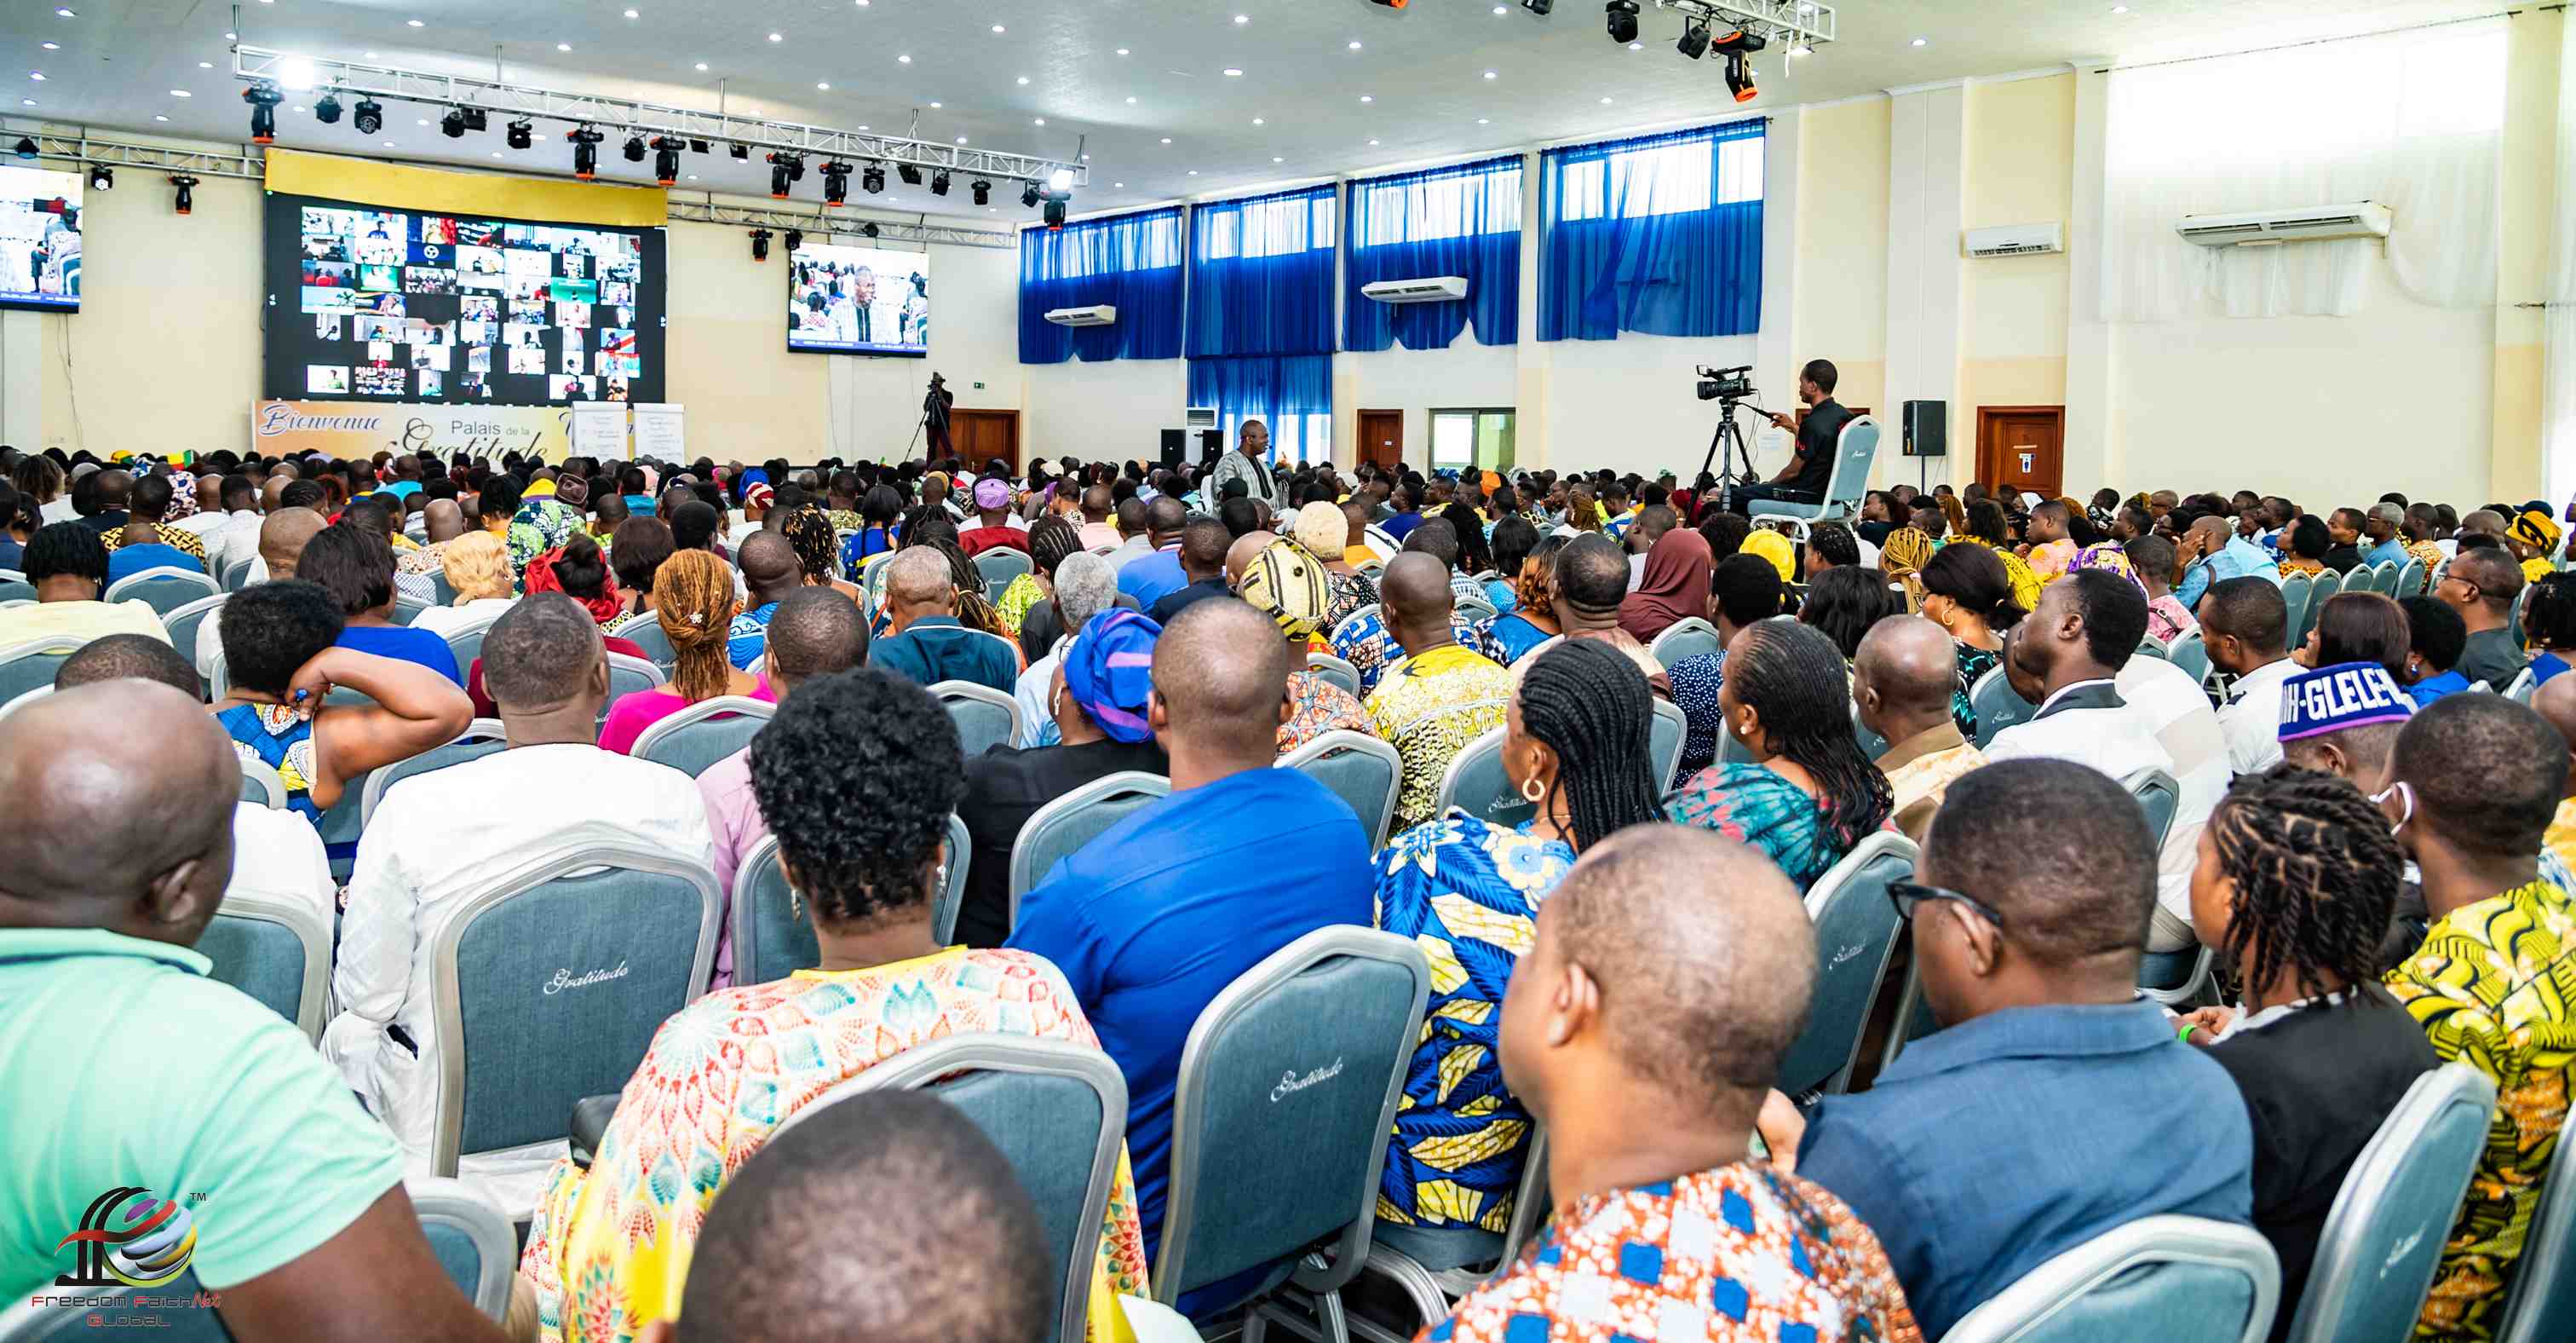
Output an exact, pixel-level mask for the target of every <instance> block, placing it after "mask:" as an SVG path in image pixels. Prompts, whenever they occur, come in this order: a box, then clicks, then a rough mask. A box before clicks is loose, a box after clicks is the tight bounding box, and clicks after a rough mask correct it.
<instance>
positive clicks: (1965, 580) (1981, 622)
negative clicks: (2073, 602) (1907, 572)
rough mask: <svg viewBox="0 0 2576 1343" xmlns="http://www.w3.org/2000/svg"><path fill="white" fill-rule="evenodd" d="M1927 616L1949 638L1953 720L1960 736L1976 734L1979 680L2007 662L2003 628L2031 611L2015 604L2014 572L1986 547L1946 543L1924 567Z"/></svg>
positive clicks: (2008, 627)
mask: <svg viewBox="0 0 2576 1343" xmlns="http://www.w3.org/2000/svg"><path fill="white" fill-rule="evenodd" d="M1921 584H1922V588H1923V611H1922V614H1923V618H1924V619H1926V620H1929V621H1931V622H1932V623H1934V624H1936V625H1939V626H1940V627H1941V628H1942V629H1943V630H1944V631H1946V632H1948V634H1949V636H1950V643H1951V650H1952V654H1953V656H1954V658H1955V660H1956V662H1957V664H1958V685H1957V687H1956V688H1955V689H1953V690H1952V692H1951V695H1950V718H1951V721H1952V722H1954V723H1956V724H1957V725H1958V728H1959V735H1960V736H1963V737H1969V738H1974V737H1975V736H1976V735H1977V706H1976V702H1975V700H1974V699H1973V698H1972V697H1971V696H1972V692H1974V691H1975V690H1976V688H1977V682H1979V681H1982V680H1984V679H1985V677H1986V673H1988V672H1990V671H1993V670H1994V669H1995V667H1996V666H1997V665H1998V664H2000V663H2001V662H2002V660H2003V649H2004V635H2003V632H2004V631H2005V630H2007V629H2010V628H2012V626H2013V625H2015V624H2016V623H2018V622H2019V621H2020V620H2021V618H2022V617H2023V616H2024V615H2025V614H2027V613H2026V612H2025V611H2024V610H2023V609H2022V608H2021V607H2019V606H2017V605H2014V604H2013V594H2012V575H2011V574H2009V573H2007V572H2006V571H2005V569H2004V566H2003V561H2002V560H2001V559H2000V558H1998V556H1997V553H1996V552H1995V551H1994V550H1993V549H1991V548H1989V547H1986V546H1944V547H1942V548H1941V551H1940V553H1939V554H1936V555H1934V556H1933V557H1932V558H1931V559H1930V560H1928V561H1926V562H1925V563H1924V565H1923V570H1922V578H1921Z"/></svg>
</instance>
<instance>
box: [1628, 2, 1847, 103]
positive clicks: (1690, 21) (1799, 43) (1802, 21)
mask: <svg viewBox="0 0 2576 1343" xmlns="http://www.w3.org/2000/svg"><path fill="white" fill-rule="evenodd" d="M1650 3H1651V4H1652V5H1653V7H1654V8H1656V9H1658V10H1670V11H1671V12H1673V13H1675V14H1678V15H1680V16H1681V17H1682V21H1683V25H1684V26H1683V30H1682V32H1681V33H1680V34H1679V35H1678V36H1679V38H1680V41H1678V42H1677V43H1676V49H1677V50H1679V51H1680V52H1681V53H1682V54H1683V55H1685V56H1689V57H1691V58H1692V59H1694V60H1696V59H1698V58H1699V56H1700V55H1701V54H1703V53H1705V52H1706V51H1707V50H1709V47H1708V46H1707V45H1706V43H1707V40H1708V39H1706V38H1700V37H1698V36H1697V33H1699V32H1706V33H1708V34H1710V35H1711V36H1713V37H1717V38H1723V37H1724V36H1725V35H1726V34H1728V33H1734V32H1741V33H1745V34H1747V35H1749V36H1751V37H1753V38H1755V39H1758V42H1759V44H1758V45H1751V46H1750V50H1748V51H1744V52H1733V53H1729V52H1726V47H1725V44H1724V43H1722V42H1721V43H1718V44H1717V48H1716V49H1717V50H1718V51H1720V52H1721V53H1724V54H1728V55H1729V56H1730V57H1731V59H1730V60H1729V62H1728V65H1729V68H1730V70H1731V71H1732V72H1733V73H1734V74H1736V75H1738V76H1740V77H1741V78H1742V79H1743V86H1744V87H1746V88H1750V87H1752V79H1751V76H1750V74H1749V72H1747V70H1746V69H1745V67H1744V64H1743V58H1744V57H1745V56H1747V55H1750V54H1751V52H1752V51H1759V50H1762V49H1763V48H1764V47H1770V48H1776V49H1778V50H1779V51H1780V53H1781V57H1780V58H1781V59H1782V60H1783V61H1786V60H1787V59H1788V53H1789V52H1792V51H1798V50H1804V49H1812V48H1814V47H1816V46H1818V45H1820V44H1822V43H1826V42H1831V41H1833V40H1834V7H1833V6H1832V5H1829V4H1824V3H1822V0H1650ZM1636 8H1637V6H1636V5H1634V4H1617V3H1613V4H1610V5H1608V6H1607V9H1608V10H1610V11H1611V12H1612V13H1611V39H1612V40H1613V41H1635V40H1637V37H1629V38H1621V37H1620V36H1619V34H1620V33H1621V32H1623V31H1626V30H1628V29H1629V28H1632V27H1634V26H1635V21H1634V19H1633V18H1631V17H1627V16H1628V15H1629V14H1630V13H1631V12H1633V11H1634V10H1635V9H1636ZM1638 36H1643V35H1642V34H1640V35H1638ZM1694 48H1696V50H1694ZM1730 82H1732V81H1730Z"/></svg>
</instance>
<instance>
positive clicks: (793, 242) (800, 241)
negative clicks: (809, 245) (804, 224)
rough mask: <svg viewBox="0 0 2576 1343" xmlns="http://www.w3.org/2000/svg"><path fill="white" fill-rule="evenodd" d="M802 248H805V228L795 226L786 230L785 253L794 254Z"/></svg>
mask: <svg viewBox="0 0 2576 1343" xmlns="http://www.w3.org/2000/svg"><path fill="white" fill-rule="evenodd" d="M803 250H805V230H803V229H795V228H792V229H789V230H787V255H789V256H794V255H796V254H797V253H798V252H801V251H803Z"/></svg>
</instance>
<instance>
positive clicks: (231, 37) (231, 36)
mask: <svg viewBox="0 0 2576 1343" xmlns="http://www.w3.org/2000/svg"><path fill="white" fill-rule="evenodd" d="M224 40H225V41H227V42H238V41H240V40H241V34H239V33H226V34H224Z"/></svg>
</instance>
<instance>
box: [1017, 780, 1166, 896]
mask: <svg viewBox="0 0 2576 1343" xmlns="http://www.w3.org/2000/svg"><path fill="white" fill-rule="evenodd" d="M1171 791H1172V781H1171V780H1170V779H1167V778H1164V777H1163V776H1162V775H1160V774H1147V773H1144V772H1143V771H1141V770H1132V769H1130V770H1120V771H1119V772H1118V773H1116V774H1112V775H1109V776H1108V777H1106V778H1099V779H1094V780H1092V781H1091V782H1089V783H1086V784H1084V785H1083V786H1081V787H1080V788H1076V789H1074V790H1073V791H1072V792H1070V793H1067V794H1065V795H1064V796H1062V797H1060V798H1057V799H1056V800H1055V801H1053V802H1050V803H1048V804H1046V805H1045V806H1043V807H1040V808H1038V809H1037V811H1036V812H1034V813H1032V814H1031V815H1030V817H1029V820H1028V824H1026V825H1023V826H1021V827H1020V837H1019V838H1018V839H1017V840H1015V841H1013V842H1012V844H1011V926H1012V927H1014V928H1016V927H1018V926H1019V925H1020V901H1021V900H1022V899H1024V898H1026V897H1027V895H1028V893H1029V892H1031V891H1033V890H1036V889H1037V888H1038V886H1039V885H1040V884H1041V883H1043V882H1045V881H1046V879H1047V874H1048V873H1050V872H1053V871H1054V870H1055V865H1056V864H1057V863H1060V862H1062V861H1064V860H1065V859H1066V858H1068V857H1070V856H1072V854H1073V853H1074V851H1075V850H1078V849H1080V848H1081V847H1082V846H1083V845H1085V844H1088V843H1090V842H1091V841H1093V840H1095V839H1098V838H1100V836H1101V835H1102V834H1103V833H1105V832H1106V831H1108V829H1109V828H1110V827H1112V826H1114V825H1116V824H1118V823H1119V822H1120V821H1123V820H1126V819H1127V818H1128V817H1130V816H1132V815H1134V814H1136V813H1137V812H1139V811H1142V810H1143V809H1145V808H1147V807H1150V806H1152V805H1154V804H1155V803H1156V802H1159V801H1161V800H1162V799H1163V797H1164V796H1165V795H1166V794H1168V793H1170V792H1171Z"/></svg>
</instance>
